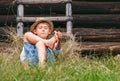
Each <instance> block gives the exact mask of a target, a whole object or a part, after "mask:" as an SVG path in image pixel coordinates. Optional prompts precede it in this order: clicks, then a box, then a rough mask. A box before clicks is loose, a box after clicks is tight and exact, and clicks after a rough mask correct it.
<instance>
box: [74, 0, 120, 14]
mask: <svg viewBox="0 0 120 81" xmlns="http://www.w3.org/2000/svg"><path fill="white" fill-rule="evenodd" d="M73 12H74V14H88V13H89V14H103V13H104V14H107V13H111V14H112V13H120V2H82V1H74V2H73Z"/></svg>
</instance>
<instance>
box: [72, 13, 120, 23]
mask: <svg viewBox="0 0 120 81" xmlns="http://www.w3.org/2000/svg"><path fill="white" fill-rule="evenodd" d="M73 18H74V22H75V23H76V24H77V25H78V24H79V25H80V24H110V25H111V24H120V23H119V22H120V15H119V14H99V15H98V14H93V15H74V16H73Z"/></svg>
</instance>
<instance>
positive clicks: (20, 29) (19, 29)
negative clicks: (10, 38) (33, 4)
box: [17, 4, 24, 36]
mask: <svg viewBox="0 0 120 81" xmlns="http://www.w3.org/2000/svg"><path fill="white" fill-rule="evenodd" d="M23 16H24V6H23V5H22V4H19V5H18V9H17V17H23ZM23 26H24V24H23V22H22V21H18V22H17V35H20V36H22V35H23Z"/></svg>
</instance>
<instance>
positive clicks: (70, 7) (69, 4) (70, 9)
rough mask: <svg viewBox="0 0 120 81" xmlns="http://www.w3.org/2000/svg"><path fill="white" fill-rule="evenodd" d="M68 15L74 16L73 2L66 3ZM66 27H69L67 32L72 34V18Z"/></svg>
mask: <svg viewBox="0 0 120 81" xmlns="http://www.w3.org/2000/svg"><path fill="white" fill-rule="evenodd" d="M66 16H67V17H72V4H71V3H66ZM66 27H67V33H69V34H72V20H68V21H67V24H66Z"/></svg>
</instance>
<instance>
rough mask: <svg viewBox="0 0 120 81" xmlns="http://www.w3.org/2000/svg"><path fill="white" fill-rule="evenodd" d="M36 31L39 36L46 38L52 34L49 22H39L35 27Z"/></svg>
mask: <svg viewBox="0 0 120 81" xmlns="http://www.w3.org/2000/svg"><path fill="white" fill-rule="evenodd" d="M34 33H35V34H36V35H38V36H39V37H41V38H43V39H46V38H47V37H48V35H49V34H51V29H50V27H49V24H48V23H45V22H44V23H39V24H38V25H37V27H36V29H34Z"/></svg>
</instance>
